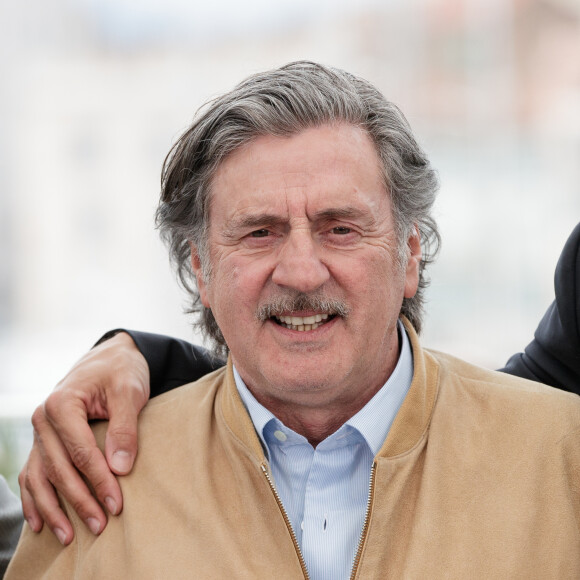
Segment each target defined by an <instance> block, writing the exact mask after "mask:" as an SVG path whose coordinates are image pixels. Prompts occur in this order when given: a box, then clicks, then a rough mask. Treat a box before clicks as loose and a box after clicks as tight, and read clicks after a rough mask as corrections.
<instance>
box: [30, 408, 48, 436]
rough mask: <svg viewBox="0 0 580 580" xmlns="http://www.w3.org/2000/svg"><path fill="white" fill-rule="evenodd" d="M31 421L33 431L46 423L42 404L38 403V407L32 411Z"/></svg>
mask: <svg viewBox="0 0 580 580" xmlns="http://www.w3.org/2000/svg"><path fill="white" fill-rule="evenodd" d="M31 422H32V426H33V427H34V429H35V431H38V430H40V429H42V427H43V426H44V425H45V424H46V417H45V414H44V407H43V405H39V406H38V407H36V409H35V410H34V413H32V418H31Z"/></svg>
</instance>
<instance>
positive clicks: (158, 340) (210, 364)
mask: <svg viewBox="0 0 580 580" xmlns="http://www.w3.org/2000/svg"><path fill="white" fill-rule="evenodd" d="M119 332H126V333H127V334H128V335H129V336H130V337H131V338H132V339H133V341H134V342H135V344H136V345H137V348H138V349H139V351H140V352H141V354H142V355H143V356H144V357H145V360H146V361H147V365H148V366H149V377H150V378H149V381H150V386H151V397H156V396H157V395H161V394H162V393H165V392H167V391H170V390H171V389H175V388H176V387H180V386H181V385H185V384H187V383H191V382H193V381H197V379H200V378H201V377H203V376H204V375H207V374H208V373H211V372H212V371H215V370H217V369H219V368H220V367H222V366H223V365H224V364H225V361H223V360H222V359H220V358H218V357H217V356H215V355H213V354H212V353H211V352H210V351H208V350H206V349H205V348H202V347H201V346H196V345H194V344H191V343H189V342H187V341H185V340H180V339H178V338H173V337H171V336H164V335H162V334H153V333H150V332H140V331H137V330H126V329H124V328H117V329H115V330H110V331H109V332H107V333H105V334H104V335H103V336H102V337H101V338H100V339H99V340H98V341H97V343H96V344H95V346H96V345H98V344H101V343H102V342H104V341H105V340H108V339H109V338H111V337H113V336H115V334H118V333H119Z"/></svg>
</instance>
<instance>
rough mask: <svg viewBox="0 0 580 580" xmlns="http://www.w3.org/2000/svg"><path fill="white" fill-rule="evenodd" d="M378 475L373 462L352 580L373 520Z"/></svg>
mask: <svg viewBox="0 0 580 580" xmlns="http://www.w3.org/2000/svg"><path fill="white" fill-rule="evenodd" d="M376 473H377V462H376V461H373V466H372V467H371V477H370V480H369V497H368V500H367V511H366V513H365V519H364V522H363V527H362V530H361V533H360V538H359V541H358V547H357V549H356V555H355V557H354V562H353V564H352V572H351V573H350V580H354V578H355V576H356V572H357V570H358V565H359V563H360V559H361V556H362V550H363V546H364V543H365V540H366V537H367V532H368V529H369V522H370V519H371V506H372V503H373V495H374V493H375V475H376Z"/></svg>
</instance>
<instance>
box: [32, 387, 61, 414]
mask: <svg viewBox="0 0 580 580" xmlns="http://www.w3.org/2000/svg"><path fill="white" fill-rule="evenodd" d="M62 405H63V395H62V391H55V392H53V393H51V394H50V395H49V396H48V397H47V399H46V401H44V404H43V405H41V407H39V408H38V409H40V410H41V411H42V418H43V419H46V418H49V419H50V418H55V417H57V416H58V415H59V413H60V412H61V411H62ZM38 409H37V410H38Z"/></svg>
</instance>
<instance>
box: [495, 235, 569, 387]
mask: <svg viewBox="0 0 580 580" xmlns="http://www.w3.org/2000/svg"><path fill="white" fill-rule="evenodd" d="M554 287H555V291H556V300H554V302H552V304H551V305H550V307H549V308H548V310H547V311H546V314H544V317H543V318H542V320H541V321H540V324H539V325H538V328H537V329H536V332H535V334H534V340H532V342H530V344H528V346H527V347H526V349H525V351H524V352H523V353H521V352H520V353H518V354H514V355H513V356H512V357H511V358H510V359H509V361H508V362H507V364H506V366H505V368H503V369H501V370H502V371H503V372H506V373H509V374H512V375H516V376H519V377H524V378H526V379H531V380H532V381H538V382H541V383H546V384H547V385H552V386H553V387H558V388H559V389H564V390H565V391H570V392H572V393H577V394H580V224H578V225H577V226H576V227H575V228H574V230H573V231H572V234H570V237H569V238H568V241H567V242H566V245H565V246H564V250H563V251H562V255H561V256H560V259H559V260H558V265H557V266H556V274H555V276H554Z"/></svg>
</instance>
